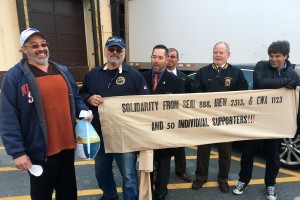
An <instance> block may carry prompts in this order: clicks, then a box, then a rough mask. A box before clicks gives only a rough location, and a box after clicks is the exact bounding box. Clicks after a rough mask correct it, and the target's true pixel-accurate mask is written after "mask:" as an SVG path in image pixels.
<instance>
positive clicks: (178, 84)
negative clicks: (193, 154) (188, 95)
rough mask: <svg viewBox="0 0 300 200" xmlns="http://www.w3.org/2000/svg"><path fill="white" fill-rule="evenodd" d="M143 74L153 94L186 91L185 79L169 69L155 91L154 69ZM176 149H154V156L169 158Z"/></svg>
mask: <svg viewBox="0 0 300 200" xmlns="http://www.w3.org/2000/svg"><path fill="white" fill-rule="evenodd" d="M143 76H144V78H145V80H146V82H147V83H148V86H149V89H150V93H151V94H171V93H172V94H178V93H184V81H183V80H182V79H181V78H179V77H178V76H175V74H173V73H171V72H169V71H168V70H165V71H164V73H163V75H162V77H161V79H160V81H159V83H158V84H157V86H156V90H155V91H152V70H150V71H146V72H144V73H143ZM176 150H177V148H168V149H158V150H155V151H154V157H156V158H158V159H160V158H168V157H171V156H173V155H174V154H175V153H176Z"/></svg>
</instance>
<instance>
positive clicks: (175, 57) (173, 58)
mask: <svg viewBox="0 0 300 200" xmlns="http://www.w3.org/2000/svg"><path fill="white" fill-rule="evenodd" d="M169 58H172V59H174V58H178V57H177V56H169Z"/></svg>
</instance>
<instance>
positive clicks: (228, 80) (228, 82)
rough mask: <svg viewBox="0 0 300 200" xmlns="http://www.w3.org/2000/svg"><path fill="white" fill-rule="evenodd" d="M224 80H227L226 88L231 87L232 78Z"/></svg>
mask: <svg viewBox="0 0 300 200" xmlns="http://www.w3.org/2000/svg"><path fill="white" fill-rule="evenodd" d="M224 79H225V86H226V87H230V85H231V80H232V78H230V77H225V78H224Z"/></svg>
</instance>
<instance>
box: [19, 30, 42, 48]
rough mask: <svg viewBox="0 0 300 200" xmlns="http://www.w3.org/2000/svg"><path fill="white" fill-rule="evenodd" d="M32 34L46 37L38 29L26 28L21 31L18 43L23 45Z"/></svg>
mask: <svg viewBox="0 0 300 200" xmlns="http://www.w3.org/2000/svg"><path fill="white" fill-rule="evenodd" d="M32 35H40V36H41V37H42V38H44V39H46V36H45V35H44V34H42V33H41V32H40V31H39V30H37V29H35V28H28V29H26V30H24V31H22V33H21V36H20V45H21V46H23V45H24V43H25V42H26V41H27V40H28V39H29V38H30V37H31V36H32Z"/></svg>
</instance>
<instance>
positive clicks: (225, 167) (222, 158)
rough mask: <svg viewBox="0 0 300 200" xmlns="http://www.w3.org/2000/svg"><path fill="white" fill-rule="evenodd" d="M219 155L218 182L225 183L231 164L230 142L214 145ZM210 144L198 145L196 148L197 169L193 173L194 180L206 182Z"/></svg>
mask: <svg viewBox="0 0 300 200" xmlns="http://www.w3.org/2000/svg"><path fill="white" fill-rule="evenodd" d="M215 145H216V146H217V148H218V153H219V173H218V181H219V182H225V181H227V179H228V174H229V170H230V164H231V149H232V144H231V142H226V143H218V144H215ZM211 146H212V144H207V145H200V146H198V148H197V169H196V172H195V175H196V179H198V180H202V181H207V178H208V166H209V158H210V152H211Z"/></svg>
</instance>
